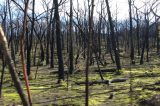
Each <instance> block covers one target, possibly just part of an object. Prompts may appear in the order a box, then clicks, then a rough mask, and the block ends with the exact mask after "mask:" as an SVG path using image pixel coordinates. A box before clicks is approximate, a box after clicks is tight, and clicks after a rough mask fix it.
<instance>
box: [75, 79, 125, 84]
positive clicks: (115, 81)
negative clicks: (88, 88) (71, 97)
mask: <svg viewBox="0 0 160 106" xmlns="http://www.w3.org/2000/svg"><path fill="white" fill-rule="evenodd" d="M126 80H127V78H117V79H112V80H100V81H99V80H98V81H90V82H88V84H89V85H94V84H110V83H118V82H125V81H126ZM85 83H86V82H84V81H82V82H75V84H77V85H82V84H85Z"/></svg>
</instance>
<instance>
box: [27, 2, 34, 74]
mask: <svg viewBox="0 0 160 106" xmlns="http://www.w3.org/2000/svg"><path fill="white" fill-rule="evenodd" d="M34 13H35V0H33V3H32V21H31V22H32V23H31V34H30V36H29V34H27V35H28V36H27V75H28V76H29V75H30V71H31V49H32V42H33V41H32V38H33V31H34V23H35V18H34Z"/></svg>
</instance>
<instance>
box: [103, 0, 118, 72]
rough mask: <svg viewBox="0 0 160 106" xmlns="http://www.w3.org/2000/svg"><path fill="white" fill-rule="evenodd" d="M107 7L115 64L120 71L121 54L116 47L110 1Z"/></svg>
mask: <svg viewBox="0 0 160 106" xmlns="http://www.w3.org/2000/svg"><path fill="white" fill-rule="evenodd" d="M106 6H107V13H108V20H109V24H110V31H111V43H112V48H113V51H114V54H115V62H116V65H117V70H120V69H121V64H120V58H119V52H118V49H117V45H116V40H115V33H114V26H113V21H112V17H111V11H110V7H109V3H108V0H106ZM118 73H119V71H118Z"/></svg>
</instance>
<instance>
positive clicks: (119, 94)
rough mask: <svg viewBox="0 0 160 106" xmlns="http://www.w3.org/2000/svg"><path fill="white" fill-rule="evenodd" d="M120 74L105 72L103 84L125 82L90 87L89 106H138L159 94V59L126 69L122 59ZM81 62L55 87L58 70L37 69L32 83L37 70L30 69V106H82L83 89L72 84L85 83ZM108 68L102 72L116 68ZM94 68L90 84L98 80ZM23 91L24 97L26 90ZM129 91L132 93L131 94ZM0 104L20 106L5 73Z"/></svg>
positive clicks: (94, 67) (11, 83)
mask: <svg viewBox="0 0 160 106" xmlns="http://www.w3.org/2000/svg"><path fill="white" fill-rule="evenodd" d="M121 60H122V61H121V63H122V67H123V68H122V70H121V75H116V73H115V72H104V73H103V77H104V79H105V80H111V79H115V78H127V79H128V80H127V81H125V82H119V83H111V84H109V85H108V84H94V85H91V86H90V87H89V90H90V92H89V104H90V106H131V105H132V106H138V105H139V102H140V101H142V100H144V99H146V98H150V97H152V96H153V95H155V94H158V93H160V83H159V82H160V67H159V64H160V62H159V61H160V59H159V57H156V56H154V58H150V62H148V63H146V62H145V64H144V65H139V63H138V61H139V57H137V59H136V60H137V61H136V65H128V64H129V59H128V58H124V57H121ZM83 63H84V62H81V63H80V64H79V66H78V69H79V71H77V72H76V73H74V75H72V76H71V77H69V79H68V83H67V81H66V80H65V81H62V83H61V84H57V83H56V82H57V74H53V72H55V71H57V68H56V66H55V68H53V69H50V68H48V67H49V66H40V67H39V69H38V74H37V79H34V75H35V71H36V67H32V79H31V80H30V89H31V94H32V101H33V106H55V105H63V106H66V105H68V106H84V103H85V86H84V85H83V84H82V85H77V84H75V82H81V81H85V73H84V71H83V69H84V66H85V65H84V64H83ZM110 63H111V62H109V64H108V65H107V66H105V67H102V66H101V69H109V68H115V65H113V64H110ZM96 69H97V67H96V66H95V65H94V66H91V67H90V75H89V80H90V81H97V80H100V76H99V74H98V73H97V72H95V71H94V70H96ZM22 82H23V87H24V90H25V93H26V88H25V86H24V81H23V79H22ZM131 90H132V92H131ZM2 93H3V102H4V105H5V106H6V105H11V104H16V105H18V104H21V101H20V99H19V96H18V94H17V93H16V91H15V89H14V86H13V82H12V81H11V79H10V75H9V73H8V71H7V69H6V71H5V77H4V84H3V92H2ZM112 95H113V98H112V99H109V97H110V96H112Z"/></svg>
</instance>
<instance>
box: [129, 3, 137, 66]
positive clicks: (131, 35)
mask: <svg viewBox="0 0 160 106" xmlns="http://www.w3.org/2000/svg"><path fill="white" fill-rule="evenodd" d="M131 1H132V0H128V4H129V18H130V32H129V35H130V42H131V49H130V50H131V53H130V58H131V62H132V64H135V60H134V46H133V33H132V32H133V31H132V30H133V28H132V27H133V26H132V5H131Z"/></svg>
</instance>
